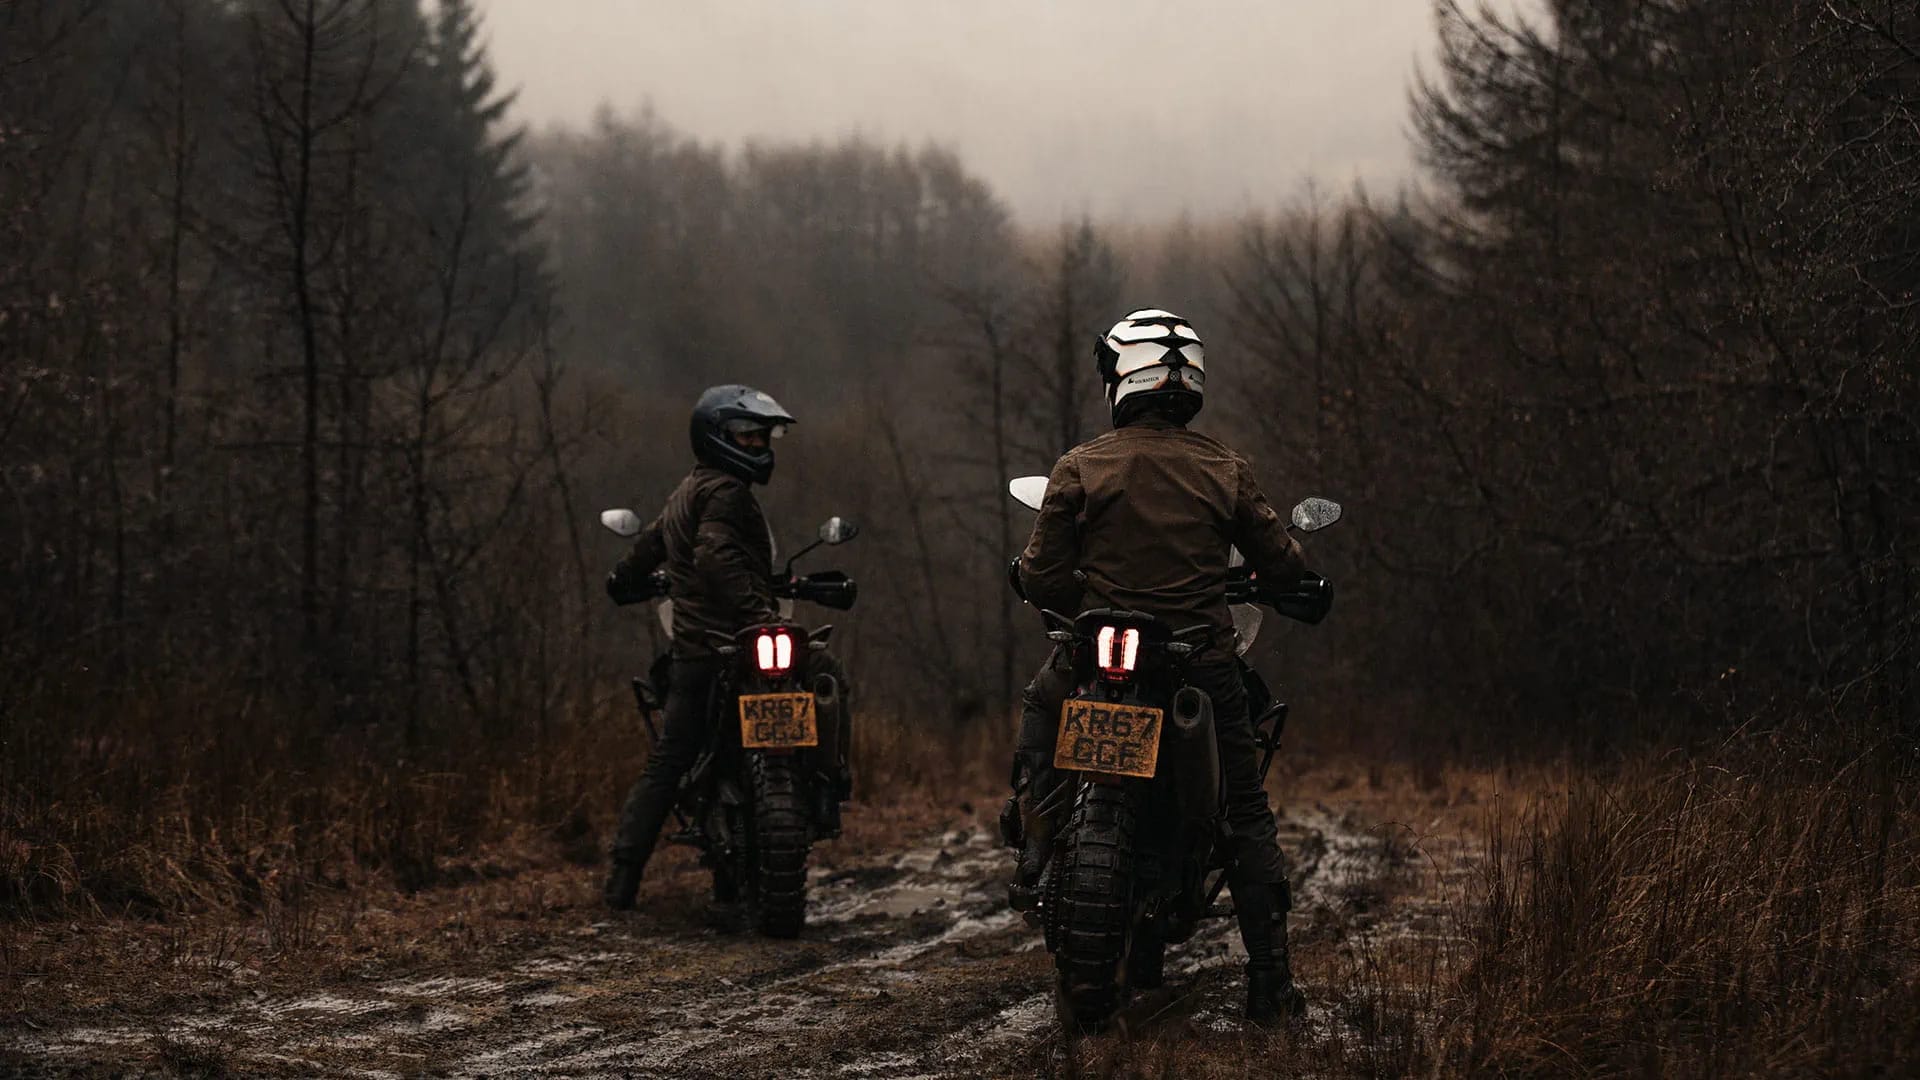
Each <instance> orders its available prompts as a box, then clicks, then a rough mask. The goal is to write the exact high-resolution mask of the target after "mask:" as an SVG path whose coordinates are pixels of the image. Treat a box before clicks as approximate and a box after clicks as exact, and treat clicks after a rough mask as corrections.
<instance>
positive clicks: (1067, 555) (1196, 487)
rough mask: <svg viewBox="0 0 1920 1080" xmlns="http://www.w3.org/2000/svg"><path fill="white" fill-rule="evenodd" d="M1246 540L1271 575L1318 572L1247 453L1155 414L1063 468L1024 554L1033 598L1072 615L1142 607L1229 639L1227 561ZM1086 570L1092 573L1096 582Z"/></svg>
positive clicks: (1091, 446)
mask: <svg viewBox="0 0 1920 1080" xmlns="http://www.w3.org/2000/svg"><path fill="white" fill-rule="evenodd" d="M1236 546H1237V547H1238V548H1239V549H1240V551H1241V553H1242V554H1243V555H1245V556H1246V559H1247V563H1248V565H1250V566H1251V567H1252V568H1253V570H1254V572H1255V573H1257V574H1260V575H1262V576H1270V577H1273V578H1278V579H1283V580H1284V579H1287V578H1290V577H1292V576H1295V575H1298V574H1299V573H1301V572H1302V571H1304V570H1305V569H1306V565H1305V563H1304V562H1303V561H1302V555H1301V551H1300V545H1299V544H1297V543H1295V542H1294V539H1293V537H1292V536H1290V535H1289V534H1288V533H1287V529H1286V524H1285V523H1284V522H1283V521H1282V519H1281V517H1280V515H1278V514H1276V513H1275V512H1274V509H1273V506H1272V505H1271V504H1269V503H1268V502H1267V497H1266V495H1265V494H1263V493H1262V492H1261V490H1260V485H1259V484H1258V483H1257V482H1256V481H1255V480H1254V478H1253V470H1252V468H1251V467H1250V466H1249V465H1248V464H1247V462H1246V459H1244V458H1242V457H1241V456H1240V455H1239V454H1236V453H1234V452H1233V451H1232V450H1230V449H1228V448H1227V447H1226V446H1224V445H1222V444H1221V443H1220V442H1218V441H1216V440H1214V439H1211V438H1208V437H1207V436H1205V435H1202V434H1200V433H1199V432H1197V431H1189V430H1188V429H1186V428H1184V427H1181V426H1179V425H1177V424H1173V423H1169V422H1167V421H1165V420H1161V419H1158V418H1148V419H1143V420H1141V421H1138V422H1136V423H1133V424H1130V425H1128V426H1126V427H1123V428H1118V429H1116V430H1114V431H1110V432H1107V433H1106V434H1105V435H1102V436H1100V437H1099V438H1096V439H1093V440H1092V441H1090V442H1086V443H1082V444H1081V445H1079V446H1076V447H1074V448H1073V449H1072V450H1070V451H1068V452H1067V453H1066V455H1065V456H1063V457H1062V458H1061V459H1060V460H1059V462H1058V463H1056V464H1055V465H1054V467H1053V473H1052V475H1051V476H1049V477H1048V479H1047V494H1046V498H1045V499H1044V500H1043V501H1042V502H1041V505H1040V517H1039V520H1037V521H1035V522H1034V524H1033V536H1032V538H1031V539H1030V540H1029V541H1028V542H1027V549H1026V551H1025V552H1024V553H1023V554H1022V555H1021V556H1020V577H1021V584H1022V586H1023V587H1024V588H1025V589H1026V592H1027V598H1028V599H1029V600H1031V601H1032V602H1033V603H1035V604H1037V605H1039V606H1040V607H1043V608H1047V609H1049V610H1051V611H1056V612H1059V613H1061V614H1063V615H1073V614H1075V613H1077V612H1079V611H1080V610H1082V609H1085V608H1090V607H1115V608H1124V609H1127V610H1130V611H1141V612H1146V613H1147V614H1150V615H1156V616H1159V617H1160V618H1161V619H1163V620H1165V621H1166V622H1167V623H1168V624H1169V625H1170V626H1172V627H1173V629H1175V630H1180V629H1184V628H1186V627H1189V626H1194V625H1197V624H1200V623H1205V624H1207V625H1209V626H1212V627H1213V628H1214V630H1215V632H1216V638H1215V640H1216V641H1218V642H1220V643H1222V644H1226V643H1229V642H1231V641H1232V640H1233V638H1232V634H1233V618H1232V616H1231V615H1229V614H1228V610H1227V591H1226V586H1227V561H1228V557H1229V549H1230V548H1232V547H1236ZM1075 570H1079V571H1082V572H1083V573H1085V574H1086V584H1085V586H1084V588H1083V587H1082V585H1081V584H1080V582H1079V581H1077V580H1076V579H1075V578H1074V571H1075Z"/></svg>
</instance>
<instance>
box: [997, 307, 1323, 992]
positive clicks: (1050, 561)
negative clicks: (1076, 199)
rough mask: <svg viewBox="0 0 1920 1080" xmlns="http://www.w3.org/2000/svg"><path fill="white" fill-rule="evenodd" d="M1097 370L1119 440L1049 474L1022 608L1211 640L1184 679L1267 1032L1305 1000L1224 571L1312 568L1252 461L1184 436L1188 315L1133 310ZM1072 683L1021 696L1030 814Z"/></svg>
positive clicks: (1055, 667) (1037, 827) (1031, 858)
mask: <svg viewBox="0 0 1920 1080" xmlns="http://www.w3.org/2000/svg"><path fill="white" fill-rule="evenodd" d="M1094 358H1095V362H1096V364H1097V365H1098V368H1099V372H1100V378H1101V381H1102V382H1103V383H1104V384H1105V386H1106V393H1107V403H1108V404H1109V405H1110V406H1111V407H1112V413H1113V430H1112V431H1110V432H1107V433H1106V434H1104V435H1101V436H1099V437H1098V438H1096V439H1093V440H1092V441H1090V442H1087V443H1083V444H1081V445H1080V446H1077V447H1075V448H1074V449H1073V450H1071V451H1069V452H1068V453H1067V454H1066V455H1065V456H1063V457H1062V458H1061V459H1060V460H1059V462H1058V463H1057V464H1056V465H1055V466H1054V468H1053V473H1052V475H1051V476H1050V477H1049V478H1048V482H1047V494H1046V498H1045V499H1044V501H1043V502H1042V504H1041V507H1040V516H1039V518H1038V520H1036V521H1035V522H1034V527H1033V536H1032V539H1031V540H1030V541H1029V542H1028V544H1027V548H1026V551H1025V552H1024V553H1023V554H1022V555H1021V556H1020V559H1019V561H1018V563H1017V568H1018V573H1019V576H1020V580H1021V584H1022V586H1023V588H1024V590H1025V594H1026V596H1027V597H1028V599H1030V600H1031V601H1032V602H1033V603H1034V604H1036V605H1038V606H1040V607H1042V608H1046V609H1049V610H1052V611H1061V612H1072V611H1079V610H1082V609H1083V608H1085V607H1092V606H1099V607H1114V608H1124V609H1129V610H1133V611H1141V612H1146V613H1148V614H1151V615H1156V616H1158V617H1160V618H1161V619H1163V620H1165V621H1166V622H1167V623H1168V624H1169V625H1172V626H1174V627H1186V626H1193V625H1196V624H1203V623H1204V624H1207V625H1210V626H1212V627H1213V628H1214V631H1215V633H1214V642H1213V644H1212V645H1210V646H1208V647H1207V648H1206V649H1204V650H1203V651H1201V652H1199V653H1196V654H1195V655H1194V657H1193V660H1192V662H1191V664H1190V666H1189V668H1188V679H1189V681H1190V682H1191V683H1192V685H1194V686H1196V687H1198V688H1200V689H1201V690H1204V691H1205V692H1206V693H1207V694H1208V696H1209V697H1211V698H1212V699H1213V709H1214V723H1215V731H1216V734H1217V736H1218V739H1219V744H1220V757H1221V766H1222V772H1223V774H1224V779H1225V795H1226V800H1227V818H1228V824H1229V826H1230V827H1231V829H1232V833H1233V851H1232V855H1233V861H1232V863H1231V866H1230V869H1229V877H1228V883H1229V885H1230V886H1231V888H1232V890H1233V898H1234V908H1235V910H1236V912H1237V913H1238V916H1239V922H1240V934H1241V939H1242V941H1243V942H1244V943H1245V945H1246V948H1247V957H1248V963H1247V986H1248V995H1247V1016H1248V1017H1249V1018H1250V1019H1253V1020H1256V1021H1261V1022H1271V1021H1273V1020H1275V1019H1277V1018H1278V1017H1279V1016H1280V1015H1281V1014H1282V1013H1283V1012H1287V1013H1294V1014H1297V1013H1298V1012H1300V1011H1301V1010H1302V1009H1303V1008H1304V1005H1305V1001H1304V999H1303V998H1302V996H1301V994H1300V992H1299V990H1298V989H1296V988H1295V987H1294V985H1293V973H1292V967H1291V964H1290V962H1289V958H1288V955H1287V941H1286V914H1287V910H1288V909H1289V908H1290V907H1291V900H1290V897H1289V893H1288V888H1287V879H1286V871H1285V864H1284V862H1283V861H1282V859H1281V856H1280V849H1279V844H1278V840H1277V837H1276V829H1275V825H1274V818H1273V811H1272V809H1271V807H1270V806H1269V805H1268V803H1267V794H1266V791H1265V790H1264V789H1263V788H1262V787H1261V783H1260V771H1259V764H1258V761H1259V759H1258V755H1257V751H1256V747H1255V743H1254V734H1253V728H1252V723H1251V720H1250V719H1249V717H1248V710H1247V694H1246V688H1245V685H1244V683H1243V682H1242V677H1241V673H1240V667H1239V664H1238V662H1237V659H1236V657H1235V656H1234V653H1233V649H1232V642H1233V641H1234V630H1233V621H1232V617H1231V615H1230V614H1229V612H1228V608H1227V596H1226V585H1227V570H1228V559H1229V554H1230V549H1232V548H1233V547H1236V546H1237V547H1238V548H1239V549H1240V550H1241V551H1242V552H1243V553H1244V554H1245V556H1246V559H1247V562H1248V563H1249V564H1250V565H1251V566H1252V568H1253V570H1254V571H1255V572H1256V573H1258V574H1260V575H1262V576H1268V575H1271V576H1272V577H1273V578H1285V577H1288V576H1293V575H1297V574H1299V573H1300V572H1302V571H1303V570H1304V569H1305V565H1304V563H1303V562H1302V556H1301V552H1300V548H1299V545H1298V544H1296V543H1295V542H1294V540H1293V538H1292V537H1291V536H1289V535H1288V533H1287V531H1286V526H1285V524H1284V523H1283V520H1282V519H1281V518H1280V517H1279V515H1277V514H1275V513H1274V510H1273V507H1272V506H1271V505H1270V504H1269V503H1268V502H1267V498H1266V496H1265V495H1264V494H1262V492H1261V489H1260V486H1259V484H1258V483H1257V482H1256V481H1255V480H1254V478H1253V472H1252V469H1251V468H1250V467H1249V466H1248V464H1247V462H1246V460H1245V459H1244V458H1242V457H1241V456H1240V455H1238V454H1236V453H1234V452H1233V451H1232V450H1230V449H1228V448H1227V447H1226V446H1224V445H1222V444H1221V443H1219V442H1217V441H1215V440H1214V439H1211V438H1208V437H1207V436H1205V435H1202V434H1199V433H1198V432H1195V431H1190V430H1188V429H1187V426H1186V425H1187V423H1188V422H1189V421H1191V420H1192V419H1193V418H1194V416H1195V415H1196V414H1198V413H1199V411H1200V407H1201V405H1202V404H1203V403H1204V401H1205V398H1204V394H1205V387H1206V363H1205V355H1204V352H1203V350H1202V347H1201V343H1200V335H1199V334H1198V333H1196V332H1195V331H1194V329H1193V327H1192V326H1190V325H1189V324H1188V323H1187V321H1186V320H1185V319H1183V318H1181V317H1179V316H1177V315H1174V314H1171V313H1169V312H1166V311H1161V310H1158V309H1151V308H1149V309H1143V310H1139V311H1135V312H1132V313H1131V314H1129V315H1128V316H1127V317H1126V318H1124V319H1122V320H1120V322H1119V323H1117V324H1115V325H1114V327H1113V328H1112V329H1111V330H1109V331H1108V332H1107V333H1106V334H1104V335H1102V336H1101V338H1100V339H1099V342H1098V343H1097V345H1096V346H1095V352H1094ZM1072 682H1073V676H1072V672H1071V659H1070V658H1069V657H1068V656H1067V655H1065V654H1064V653H1063V652H1062V651H1059V650H1056V652H1055V654H1054V656H1053V657H1051V658H1050V659H1049V660H1048V662H1047V664H1046V665H1045V666H1044V667H1043V668H1042V669H1041V671H1040V673H1039V674H1038V675H1037V676H1035V678H1034V680H1033V682H1032V683H1031V684H1029V685H1028V687H1027V690H1026V693H1025V695H1024V699H1023V708H1022V714H1021V725H1020V738H1019V746H1018V749H1017V751H1016V754H1015V763H1014V772H1015V781H1016V782H1015V787H1016V791H1017V790H1019V789H1020V788H1022V787H1024V788H1026V789H1027V793H1028V807H1029V809H1030V810H1031V807H1033V806H1035V805H1037V804H1038V802H1039V801H1040V799H1041V797H1043V796H1044V794H1045V792H1046V791H1048V790H1051V788H1052V786H1053V785H1054V784H1056V783H1058V777H1057V775H1056V774H1055V773H1054V770H1053V768H1052V764H1053V754H1054V738H1055V728H1056V720H1057V719H1058V717H1059V715H1060V708H1061V703H1062V702H1063V701H1064V700H1065V699H1066V697H1067V695H1068V694H1069V693H1071V692H1072V689H1073V686H1072ZM1054 824H1055V823H1052V822H1046V821H1038V820H1036V821H1032V822H1030V823H1029V825H1028V827H1027V828H1026V829H1025V830H1024V832H1025V835H1026V837H1027V838H1028V841H1027V844H1028V846H1027V848H1026V850H1025V851H1023V852H1022V854H1021V861H1020V869H1019V871H1018V875H1019V877H1018V880H1017V881H1016V894H1017V895H1030V894H1031V890H1032V888H1033V886H1034V884H1035V882H1036V881H1037V879H1038V877H1039V875H1040V871H1041V869H1042V868H1043V867H1044V866H1045V865H1046V861H1047V858H1048V855H1049V851H1048V848H1049V847H1050V845H1051V840H1052V836H1053V831H1054V830H1053V825H1054ZM1021 890H1025V892H1024V893H1022V892H1021Z"/></svg>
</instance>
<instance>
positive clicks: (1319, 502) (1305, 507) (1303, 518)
mask: <svg viewBox="0 0 1920 1080" xmlns="http://www.w3.org/2000/svg"><path fill="white" fill-rule="evenodd" d="M1339 520H1340V504H1339V503H1337V502H1334V501H1333V500H1332V499H1302V500H1301V501H1300V505H1299V506H1296V507H1294V508H1293V527H1294V528H1296V529H1299V530H1300V531H1301V532H1313V531H1315V530H1317V529H1324V528H1326V527H1327V526H1329V525H1331V524H1333V523H1334V522H1336V521H1339Z"/></svg>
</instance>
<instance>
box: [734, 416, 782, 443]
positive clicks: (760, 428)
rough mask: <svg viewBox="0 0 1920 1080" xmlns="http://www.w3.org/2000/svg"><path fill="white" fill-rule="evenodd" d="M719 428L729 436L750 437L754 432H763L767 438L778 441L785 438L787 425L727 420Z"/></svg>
mask: <svg viewBox="0 0 1920 1080" xmlns="http://www.w3.org/2000/svg"><path fill="white" fill-rule="evenodd" d="M720 427H721V429H722V430H724V431H725V432H726V433H727V434H729V435H751V434H753V433H755V432H763V433H765V434H766V436H767V437H768V438H771V439H780V438H785V437H786V434H787V425H785V424H769V423H767V422H766V421H765V420H746V419H740V420H728V421H726V422H725V423H723V424H721V425H720Z"/></svg>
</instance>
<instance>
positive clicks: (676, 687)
mask: <svg viewBox="0 0 1920 1080" xmlns="http://www.w3.org/2000/svg"><path fill="white" fill-rule="evenodd" d="M805 656H806V660H805V661H804V665H805V666H804V667H803V668H802V670H803V671H804V672H805V677H806V679H807V681H808V682H809V683H811V682H812V680H814V679H815V678H818V677H819V676H821V675H832V676H833V677H834V678H835V679H837V680H838V681H839V683H840V688H841V706H840V707H841V709H843V710H850V709H851V704H852V703H851V697H852V689H851V688H850V687H849V686H848V685H847V676H846V671H845V669H843V668H842V667H841V666H840V663H839V661H838V660H836V659H834V658H833V656H832V655H830V654H828V653H825V652H814V651H811V650H809V651H807V652H806V653H805ZM732 662H733V661H732V660H731V659H723V658H721V657H712V656H703V657H674V658H673V660H672V670H671V673H670V674H669V676H668V679H667V700H666V703H665V705H664V706H663V707H662V712H664V713H665V714H666V715H665V720H664V724H663V727H662V730H661V732H660V741H659V742H658V743H657V744H655V746H654V748H653V753H652V755H651V756H649V757H648V758H647V767H646V771H645V772H643V773H641V775H640V779H639V781H638V782H637V783H635V784H634V785H633V789H632V790H631V791H629V792H628V793H627V801H626V805H625V806H623V807H622V808H621V811H620V827H619V831H618V832H616V833H615V834H614V840H613V851H612V855H613V858H614V861H615V862H630V863H634V864H636V865H640V866H645V865H646V862H647V860H648V859H649V858H651V857H652V855H653V848H654V845H655V844H656V843H657V842H658V841H659V838H660V828H661V826H663V825H665V824H666V821H667V815H668V814H671V813H672V812H673V804H674V801H675V800H676V799H677V798H679V795H680V778H681V777H682V776H684V775H686V772H687V770H688V769H691V768H692V767H693V763H694V762H695V761H697V760H699V758H700V751H701V750H703V749H705V748H706V745H707V740H708V738H709V737H710V736H711V734H712V731H713V723H714V713H713V708H712V705H713V693H714V686H715V684H716V683H718V682H719V681H720V676H721V675H723V674H725V673H726V666H727V665H728V664H730V663H732ZM849 749H850V748H849V747H846V746H837V745H835V746H830V745H829V736H828V733H827V732H826V731H824V730H823V731H822V732H821V751H822V752H823V754H825V755H827V756H828V758H829V760H831V759H832V758H834V757H840V756H842V755H845V754H846V753H847V751H848V750H849Z"/></svg>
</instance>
